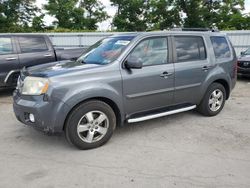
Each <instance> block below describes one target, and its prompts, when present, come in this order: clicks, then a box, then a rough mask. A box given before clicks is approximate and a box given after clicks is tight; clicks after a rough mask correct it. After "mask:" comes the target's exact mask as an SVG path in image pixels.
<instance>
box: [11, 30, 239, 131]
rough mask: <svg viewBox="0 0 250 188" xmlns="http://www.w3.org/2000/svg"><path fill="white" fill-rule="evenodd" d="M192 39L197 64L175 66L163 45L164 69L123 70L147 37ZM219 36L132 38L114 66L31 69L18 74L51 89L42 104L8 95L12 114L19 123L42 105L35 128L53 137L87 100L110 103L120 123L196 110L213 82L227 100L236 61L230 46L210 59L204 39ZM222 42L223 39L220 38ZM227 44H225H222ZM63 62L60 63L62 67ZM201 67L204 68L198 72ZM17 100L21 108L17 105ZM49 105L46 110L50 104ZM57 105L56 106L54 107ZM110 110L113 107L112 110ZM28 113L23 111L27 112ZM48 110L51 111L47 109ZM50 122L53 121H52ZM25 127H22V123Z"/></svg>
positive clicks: (209, 46)
mask: <svg viewBox="0 0 250 188" xmlns="http://www.w3.org/2000/svg"><path fill="white" fill-rule="evenodd" d="M183 33H184V34H185V35H193V36H201V37H203V38H204V43H205V47H206V51H207V58H206V59H205V60H201V61H189V62H181V63H177V62H176V55H175V49H174V45H173V43H171V42H170V43H169V48H170V49H169V60H168V62H167V63H166V64H162V65H154V66H146V67H143V68H142V69H130V70H128V69H127V68H125V67H124V61H125V60H126V57H127V56H128V54H129V53H130V52H131V50H132V49H133V48H134V47H135V46H136V45H137V44H138V42H140V41H141V40H143V39H145V38H148V37H156V36H161V37H162V36H164V37H169V38H171V37H174V36H176V35H184V34H183ZM216 35H218V36H224V35H223V34H219V33H218V34H216V33H208V32H153V33H141V34H138V35H137V36H136V37H135V38H134V39H133V41H132V42H131V43H130V44H129V45H128V46H127V48H126V50H124V51H123V53H122V54H121V55H120V56H119V57H118V59H117V60H116V61H114V62H113V63H111V64H107V65H84V64H83V65H76V66H72V67H71V66H69V65H68V64H70V63H68V64H67V63H66V64H67V65H68V66H66V65H62V66H59V67H57V68H56V69H55V68H53V66H54V67H55V66H58V65H56V63H54V64H51V67H47V68H46V67H45V68H43V67H33V68H30V69H28V70H26V71H24V74H25V75H26V76H27V75H31V76H41V77H48V78H49V80H50V82H51V85H50V87H49V91H48V92H47V94H46V101H43V100H41V99H42V96H40V98H39V100H38V98H34V97H29V96H22V95H20V94H19V93H18V91H16V92H15V93H14V109H15V112H16V116H17V117H18V119H19V120H20V121H22V122H24V123H25V121H24V120H23V112H25V109H27V107H24V108H22V105H24V106H25V105H26V106H29V105H28V103H29V102H30V101H32V102H34V103H39V104H40V103H45V104H44V105H45V106H46V107H43V108H42V109H41V110H40V113H41V114H43V112H42V111H43V110H44V113H45V114H47V113H48V112H45V111H46V110H48V111H49V113H48V114H50V116H48V117H44V121H43V122H49V123H50V124H47V123H43V124H39V125H38V127H39V126H40V127H43V128H42V129H44V130H49V131H50V132H58V131H62V130H63V126H64V123H65V121H66V119H67V115H68V114H69V112H70V111H71V110H72V109H73V108H74V107H75V106H77V105H78V104H80V103H82V102H84V101H86V100H91V99H99V100H103V101H107V100H108V101H112V104H114V105H115V106H116V107H117V108H114V109H115V110H117V111H118V112H117V114H120V120H121V123H122V122H123V121H124V120H127V119H128V118H129V117H130V116H133V115H136V114H138V113H143V112H146V113H147V112H149V111H153V110H158V109H162V108H165V107H170V106H176V105H182V104H190V105H198V104H199V103H200V101H201V100H202V98H203V96H204V94H205V92H206V90H207V88H208V87H209V85H210V84H211V83H213V82H215V81H219V82H223V83H225V84H227V86H228V88H226V89H228V96H229V94H230V92H231V90H232V89H233V88H234V86H235V83H236V76H235V73H236V72H235V65H236V56H235V53H234V49H233V48H232V47H231V46H230V51H231V56H230V58H226V59H222V60H216V58H215V55H214V51H213V47H212V44H211V40H210V36H216ZM226 38H227V37H226ZM227 40H228V39H227ZM62 63H63V62H62ZM204 66H207V67H208V69H207V70H204V69H203V68H204ZM166 71H167V72H168V73H171V75H169V76H167V77H161V76H160V75H161V74H162V73H163V72H166ZM20 101H22V104H20ZM25 101H26V102H25ZM52 103H53V104H54V103H55V104H54V105H52V106H51V104H52ZM57 103H58V104H57ZM112 107H113V106H112ZM33 108H36V107H32V108H31V109H28V110H29V111H32V109H33ZM50 108H51V110H49V109H50ZM50 117H53V118H52V120H53V121H52V120H51V119H50ZM26 124H27V123H26Z"/></svg>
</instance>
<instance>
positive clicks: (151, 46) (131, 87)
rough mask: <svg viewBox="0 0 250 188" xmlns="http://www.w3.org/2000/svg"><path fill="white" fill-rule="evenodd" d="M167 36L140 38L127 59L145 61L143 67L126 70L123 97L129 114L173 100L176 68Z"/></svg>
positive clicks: (160, 106)
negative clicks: (171, 61) (171, 57)
mask: <svg viewBox="0 0 250 188" xmlns="http://www.w3.org/2000/svg"><path fill="white" fill-rule="evenodd" d="M168 43H169V42H168V38H167V37H154V38H147V39H144V40H142V41H140V42H139V43H138V44H137V45H136V47H135V48H134V49H133V50H132V51H131V53H130V54H129V56H128V57H127V59H129V58H136V59H140V60H141V61H142V62H143V67H142V68H141V69H127V68H123V69H122V79H123V99H124V106H125V110H126V113H127V115H132V114H134V113H139V112H144V111H148V110H154V109H157V108H162V107H166V106H169V105H171V104H172V103H173V93H174V67H173V64H172V63H170V60H169V59H170V58H169V54H171V53H169V47H168V46H169V45H168Z"/></svg>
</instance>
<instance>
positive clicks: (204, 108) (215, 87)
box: [197, 82, 226, 116]
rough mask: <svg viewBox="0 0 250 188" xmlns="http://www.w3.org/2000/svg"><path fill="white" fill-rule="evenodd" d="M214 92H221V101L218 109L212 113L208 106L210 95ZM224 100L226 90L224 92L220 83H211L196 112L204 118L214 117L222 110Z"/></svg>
mask: <svg viewBox="0 0 250 188" xmlns="http://www.w3.org/2000/svg"><path fill="white" fill-rule="evenodd" d="M215 91H221V92H222V96H223V98H222V100H221V101H222V103H221V105H220V107H219V108H218V109H217V110H216V111H213V110H211V107H210V105H209V99H210V97H211V95H212V93H213V92H215ZM225 100H226V90H225V88H224V86H223V85H221V84H220V83H216V82H215V83H212V84H211V85H210V86H209V87H208V89H207V91H206V93H205V95H204V97H203V99H202V101H201V103H200V104H199V106H198V108H197V110H198V112H200V113H201V114H203V115H205V116H216V115H217V114H219V113H220V112H221V110H222V109H223V107H224V105H225Z"/></svg>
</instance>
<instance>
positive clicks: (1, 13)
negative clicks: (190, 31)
mask: <svg viewBox="0 0 250 188" xmlns="http://www.w3.org/2000/svg"><path fill="white" fill-rule="evenodd" d="M110 2H111V5H112V6H114V7H116V10H117V11H116V14H115V16H114V17H113V18H112V23H111V26H112V27H111V30H113V31H146V30H164V29H168V28H172V27H196V28H197V27H202V28H204V27H205V28H215V27H216V28H218V29H220V30H230V29H237V30H242V29H250V15H249V14H244V13H243V11H244V0H110ZM46 14H48V15H50V16H53V17H54V18H55V21H54V22H53V24H52V25H50V26H46V25H45V23H44V17H45V15H46ZM109 18H110V16H109V15H108V13H107V12H106V10H105V5H104V4H103V3H102V1H101V0H48V2H47V4H45V5H44V6H43V7H42V9H40V8H38V7H37V6H36V1H35V0H0V32H43V31H87V30H88V31H95V30H97V29H98V25H97V24H98V23H100V22H102V21H105V20H107V19H109Z"/></svg>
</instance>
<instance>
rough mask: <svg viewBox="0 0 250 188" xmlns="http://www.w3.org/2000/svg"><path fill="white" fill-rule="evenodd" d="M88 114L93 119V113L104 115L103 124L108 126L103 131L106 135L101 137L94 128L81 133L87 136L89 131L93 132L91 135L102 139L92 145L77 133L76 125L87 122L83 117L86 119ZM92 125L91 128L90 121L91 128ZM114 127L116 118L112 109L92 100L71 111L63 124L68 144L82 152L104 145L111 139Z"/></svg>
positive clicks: (103, 103)
mask: <svg viewBox="0 0 250 188" xmlns="http://www.w3.org/2000/svg"><path fill="white" fill-rule="evenodd" d="M89 112H91V114H92V115H93V117H94V115H95V114H94V113H95V112H97V113H98V112H100V113H103V114H104V115H106V116H105V117H106V119H105V120H104V121H105V124H107V125H108V127H107V128H106V131H105V132H106V133H105V135H104V134H103V137H102V136H99V135H98V134H99V132H98V131H97V130H95V128H91V129H89V130H86V132H82V133H83V134H89V133H90V131H93V132H94V133H93V134H95V135H96V134H97V137H98V136H99V137H102V138H101V139H100V140H96V141H95V142H93V143H89V142H87V141H85V140H84V136H83V135H82V133H79V132H78V126H79V125H78V124H81V123H80V122H81V121H85V122H86V121H88V119H87V118H85V117H87V116H86V115H87V114H88V113H89ZM82 119H83V120H82ZM97 119H98V118H96V119H94V121H95V120H97ZM107 122H108V123H107ZM87 124H89V123H85V125H87ZM85 125H84V126H85ZM92 125H93V127H94V126H95V125H94V122H93V121H92V124H91V126H92ZM115 127H116V116H115V113H114V111H113V110H112V108H111V107H110V106H109V105H108V104H106V103H105V102H102V101H98V100H92V101H88V102H85V103H82V104H80V105H79V106H77V107H76V108H75V109H73V110H72V112H71V113H70V114H69V116H68V118H67V121H66V124H65V135H66V138H67V140H68V142H69V143H71V144H73V145H75V146H76V147H77V148H79V149H82V150H85V149H92V148H96V147H99V146H101V145H103V144H105V143H106V142H107V141H108V140H109V139H110V138H111V136H112V134H113V131H114V129H115ZM91 133H92V132H91ZM86 138H87V136H86ZM86 140H87V139H86Z"/></svg>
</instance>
